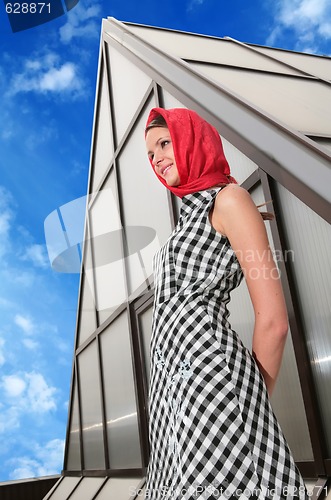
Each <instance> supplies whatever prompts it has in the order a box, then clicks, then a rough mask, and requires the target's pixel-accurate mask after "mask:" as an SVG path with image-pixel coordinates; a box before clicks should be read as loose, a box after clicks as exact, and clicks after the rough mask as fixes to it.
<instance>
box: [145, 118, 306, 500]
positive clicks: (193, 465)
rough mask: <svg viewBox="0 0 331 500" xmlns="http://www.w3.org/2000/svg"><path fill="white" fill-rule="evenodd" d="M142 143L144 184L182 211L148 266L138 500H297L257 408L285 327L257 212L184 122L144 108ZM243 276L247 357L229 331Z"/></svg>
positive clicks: (197, 131) (285, 460)
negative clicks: (249, 310) (147, 168)
mask: <svg viewBox="0 0 331 500" xmlns="http://www.w3.org/2000/svg"><path fill="white" fill-rule="evenodd" d="M145 133H146V145H147V151H148V157H149V159H150V162H151V165H152V167H153V170H154V172H155V174H156V175H157V177H158V179H159V180H160V181H161V182H162V183H163V184H164V185H165V186H166V187H167V188H168V189H169V190H170V191H172V192H173V193H174V194H175V195H177V196H180V197H181V198H182V201H183V205H182V208H181V215H180V219H179V221H178V224H177V227H176V228H175V230H174V232H173V233H172V235H171V236H170V238H169V239H168V241H167V242H166V243H165V245H164V246H163V247H162V248H161V249H160V250H159V251H158V253H157V254H156V256H155V261H154V272H155V302H154V315H153V326H152V340H151V384H150V446H151V456H150V463H149V467H148V475H147V486H146V498H151V499H153V500H159V499H164V498H169V499H170V498H171V499H178V500H179V499H181V500H182V499H209V498H210V499H211V498H233V499H235V498H238V499H239V498H251V499H259V500H262V499H269V498H270V499H274V500H275V499H283V498H291V499H292V498H300V499H301V498H307V493H306V490H305V487H304V483H303V480H302V478H301V476H300V474H299V472H298V470H297V468H296V466H295V464H294V460H293V457H292V455H291V453H290V451H289V449H288V446H287V444H286V441H285V439H284V436H283V434H282V432H281V430H280V428H279V425H278V423H277V421H276V418H275V416H274V414H273V412H272V409H271V406H270V403H269V399H268V394H269V395H270V394H271V393H272V391H273V388H274V385H275V381H276V378H277V375H278V371H279V368H280V364H281V359H282V354H283V349H284V344H285V340H286V334H287V330H288V322H287V314H286V306H285V301H284V297H283V292H282V288H281V284H280V281H279V277H278V272H277V268H276V266H275V263H274V261H273V258H272V254H271V251H270V248H269V245H268V239H267V234H266V230H265V227H264V222H263V219H262V217H261V213H260V212H259V211H258V209H257V207H256V206H255V204H254V203H253V201H252V199H251V197H250V195H249V193H248V192H247V191H246V190H245V189H243V188H241V187H240V186H238V184H237V183H236V181H235V179H234V178H233V177H231V175H230V169H229V165H228V163H227V161H226V159H225V157H224V153H223V148H222V143H221V139H220V137H219V134H218V132H217V130H216V129H215V128H214V127H212V126H211V125H210V124H208V123H207V122H206V121H204V120H203V119H202V118H201V117H200V116H199V115H197V114H196V113H195V112H194V111H190V110H187V109H181V108H179V109H170V110H164V109H161V108H154V109H152V110H151V112H150V114H149V117H148V121H147V126H146V132H145ZM243 276H244V277H245V279H246V282H247V286H248V290H249V294H250V297H251V300H252V304H253V308H254V313H255V324H254V333H253V349H252V355H251V353H250V352H249V351H248V350H247V349H246V348H245V347H244V346H243V344H242V342H241V340H240V339H239V338H238V336H237V334H236V332H235V331H234V330H233V329H232V328H231V325H230V323H229V321H228V316H229V312H228V309H227V304H228V302H229V300H230V292H231V290H233V289H234V288H235V287H236V286H238V285H239V283H240V282H241V280H242V278H243Z"/></svg>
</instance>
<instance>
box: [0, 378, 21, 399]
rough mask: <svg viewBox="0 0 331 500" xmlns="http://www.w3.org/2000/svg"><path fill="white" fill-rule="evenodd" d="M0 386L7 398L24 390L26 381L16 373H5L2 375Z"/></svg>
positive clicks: (13, 396) (15, 396)
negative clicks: (0, 384) (0, 385)
mask: <svg viewBox="0 0 331 500" xmlns="http://www.w3.org/2000/svg"><path fill="white" fill-rule="evenodd" d="M2 386H3V389H4V391H5V394H6V396H8V397H9V398H17V397H19V396H21V395H22V394H23V392H24V391H25V389H26V382H25V380H23V379H22V378H21V377H19V376H17V375H5V376H4V377H2Z"/></svg>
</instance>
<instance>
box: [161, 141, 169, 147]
mask: <svg viewBox="0 0 331 500" xmlns="http://www.w3.org/2000/svg"><path fill="white" fill-rule="evenodd" d="M169 142H170V141H162V142H161V147H162V148H164V146H167V145H168V144H169Z"/></svg>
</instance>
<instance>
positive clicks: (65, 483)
mask: <svg viewBox="0 0 331 500" xmlns="http://www.w3.org/2000/svg"><path fill="white" fill-rule="evenodd" d="M80 480H81V478H80V477H69V476H66V477H64V478H63V479H62V481H61V482H60V484H59V486H58V487H57V488H56V490H55V491H54V493H53V494H52V495H51V496H50V497H46V498H47V499H48V498H49V499H50V500H66V499H67V498H68V497H69V495H70V493H71V492H72V491H73V489H74V488H75V486H76V485H77V483H78V482H79V481H80Z"/></svg>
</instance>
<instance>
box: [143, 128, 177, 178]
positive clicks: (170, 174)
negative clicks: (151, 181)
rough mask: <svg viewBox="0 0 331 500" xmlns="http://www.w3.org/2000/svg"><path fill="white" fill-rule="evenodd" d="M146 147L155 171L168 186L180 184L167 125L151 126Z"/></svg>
mask: <svg viewBox="0 0 331 500" xmlns="http://www.w3.org/2000/svg"><path fill="white" fill-rule="evenodd" d="M146 147H147V152H148V157H149V158H150V159H151V161H152V163H153V166H154V168H155V172H156V173H157V174H158V175H159V176H160V177H162V178H163V179H164V180H165V181H166V183H167V184H168V186H178V185H179V184H180V178H179V174H178V170H177V165H176V160H175V155H174V150H173V147H172V141H171V137H170V133H169V130H168V129H167V128H165V127H154V128H151V129H150V130H149V131H148V132H147V135H146Z"/></svg>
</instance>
